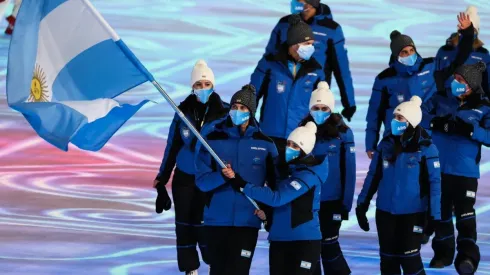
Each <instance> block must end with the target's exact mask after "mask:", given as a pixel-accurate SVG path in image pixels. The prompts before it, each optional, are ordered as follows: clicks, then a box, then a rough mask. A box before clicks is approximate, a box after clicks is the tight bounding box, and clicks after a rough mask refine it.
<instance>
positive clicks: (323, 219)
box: [314, 201, 351, 275]
mask: <svg viewBox="0 0 490 275" xmlns="http://www.w3.org/2000/svg"><path fill="white" fill-rule="evenodd" d="M341 208H342V202H341V201H326V202H322V203H321V204H320V230H321V231H322V254H321V262H322V264H321V265H320V264H318V265H317V267H316V269H315V273H314V274H315V275H321V274H322V266H323V274H325V275H330V274H336V275H349V274H351V270H350V268H349V265H348V264H347V261H346V260H345V258H344V255H343V254H342V250H341V248H340V244H339V231H340V226H341V225H342V220H341V219H340V213H341V212H340V210H341Z"/></svg>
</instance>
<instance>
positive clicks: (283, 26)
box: [264, 0, 356, 121]
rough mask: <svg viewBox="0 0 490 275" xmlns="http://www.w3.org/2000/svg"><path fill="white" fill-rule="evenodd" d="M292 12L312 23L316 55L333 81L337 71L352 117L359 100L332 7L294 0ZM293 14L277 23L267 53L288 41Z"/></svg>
mask: <svg viewBox="0 0 490 275" xmlns="http://www.w3.org/2000/svg"><path fill="white" fill-rule="evenodd" d="M291 13H293V14H295V13H301V18H302V19H303V21H304V22H306V23H307V24H308V25H310V26H311V29H312V30H313V34H314V39H315V42H314V46H315V53H314V54H313V57H314V58H315V59H316V60H317V61H318V62H319V63H320V64H321V65H322V67H323V70H324V74H325V78H326V81H327V82H328V83H329V84H330V83H331V80H332V72H333V74H334V76H335V80H336V82H337V85H338V87H339V91H340V95H341V97H342V105H343V106H344V110H343V111H342V115H343V116H344V117H345V118H347V119H348V120H349V121H350V120H351V118H352V116H353V115H354V113H355V112H356V102H355V97H354V85H353V81H352V75H351V72H350V68H349V58H348V56H347V49H346V46H345V38H344V33H343V31H342V27H341V26H340V25H339V24H338V23H337V22H335V21H334V20H333V19H332V14H331V11H330V8H329V7H328V6H327V5H325V4H320V0H298V1H296V0H292V1H291ZM291 16H293V15H287V16H284V17H282V18H281V19H280V20H279V22H278V23H277V25H276V26H275V27H274V30H273V31H272V33H271V37H270V39H269V42H268V43H267V47H266V49H265V54H264V56H267V55H270V54H275V53H277V52H279V51H280V50H281V49H282V45H283V44H284V43H285V42H286V41H287V37H288V34H287V33H288V28H289V18H290V17H291Z"/></svg>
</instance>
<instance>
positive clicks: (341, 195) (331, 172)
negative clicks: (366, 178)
mask: <svg viewBox="0 0 490 275" xmlns="http://www.w3.org/2000/svg"><path fill="white" fill-rule="evenodd" d="M308 121H313V118H312V117H311V116H310V115H309V116H308V117H307V118H306V119H305V120H304V121H303V122H302V123H301V124H302V125H305V124H306V123H307V122H308ZM317 127H318V129H317V133H316V143H315V147H314V148H313V152H312V155H313V156H315V157H325V156H327V157H328V178H327V180H326V181H325V182H324V183H323V184H322V192H321V198H320V200H321V201H322V202H323V201H337V200H340V201H341V202H342V205H343V208H344V211H345V213H348V212H350V210H351V208H352V201H353V199H354V191H355V187H356V147H355V143H354V134H353V132H352V130H351V129H350V128H349V127H347V125H346V124H345V122H344V120H343V119H342V116H341V115H340V114H332V115H331V116H330V117H329V118H328V120H327V121H326V122H325V123H324V124H322V125H317ZM344 218H345V219H347V217H344Z"/></svg>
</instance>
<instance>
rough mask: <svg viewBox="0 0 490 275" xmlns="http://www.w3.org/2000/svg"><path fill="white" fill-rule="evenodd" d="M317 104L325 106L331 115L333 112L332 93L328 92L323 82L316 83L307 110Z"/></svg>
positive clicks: (333, 100) (327, 86) (328, 89)
mask: <svg viewBox="0 0 490 275" xmlns="http://www.w3.org/2000/svg"><path fill="white" fill-rule="evenodd" d="M317 104H323V105H326V106H327V107H328V108H330V111H331V112H332V113H333V112H334V109H335V99H334V96H333V93H332V91H331V90H330V86H329V85H328V83H327V82H325V81H321V82H320V83H318V86H317V88H316V90H314V91H313V92H312V93H311V97H310V106H309V108H310V109H311V107H313V106H315V105H317Z"/></svg>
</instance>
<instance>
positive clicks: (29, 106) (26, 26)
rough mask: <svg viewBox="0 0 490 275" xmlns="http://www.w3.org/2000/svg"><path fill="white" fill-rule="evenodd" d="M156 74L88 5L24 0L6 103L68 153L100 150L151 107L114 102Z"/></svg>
mask: <svg viewBox="0 0 490 275" xmlns="http://www.w3.org/2000/svg"><path fill="white" fill-rule="evenodd" d="M146 81H153V77H152V76H151V74H150V73H149V72H148V71H147V70H146V69H145V68H144V67H143V65H141V63H140V62H139V60H138V59H137V58H136V57H135V56H134V55H133V54H132V52H131V51H130V50H129V49H128V48H127V46H126V45H125V44H124V42H123V41H122V40H121V39H120V38H119V37H118V36H117V34H116V33H115V32H114V30H112V28H111V27H110V26H109V25H108V24H107V22H106V21H105V20H104V19H103V18H102V16H101V15H100V14H99V13H98V11H97V10H96V9H95V8H94V7H93V6H92V4H91V3H90V2H89V1H88V0H23V2H22V6H21V8H20V10H19V13H18V15H17V21H16V24H15V30H14V33H13V36H12V41H11V43H10V51H9V59H8V70H7V101H8V104H9V106H10V107H11V108H13V109H15V110H17V111H19V112H20V113H22V114H23V115H24V117H25V118H26V119H27V121H28V122H29V123H30V124H31V126H32V127H33V128H34V130H35V131H36V132H37V134H38V135H39V136H40V137H42V138H43V139H45V140H46V141H48V142H49V143H51V144H53V145H54V146H56V147H58V148H60V149H62V150H65V151H67V150H68V143H70V142H71V143H72V144H74V145H76V146H77V147H79V148H81V149H84V150H90V151H97V150H99V149H101V148H102V147H103V146H104V144H105V143H106V142H107V141H108V140H109V139H110V138H111V137H112V135H114V133H115V132H116V131H117V130H118V129H119V128H120V127H121V126H122V125H123V124H124V123H125V122H126V121H127V120H128V119H130V118H131V117H132V116H133V115H134V114H135V113H136V112H137V111H138V110H139V109H140V108H141V107H142V106H143V105H144V104H146V103H147V102H148V101H147V100H145V101H142V102H140V103H139V104H137V105H129V104H120V103H119V102H117V101H115V100H114V99H113V98H114V97H116V96H118V95H120V94H122V93H124V92H126V91H128V90H130V89H131V88H133V87H135V86H138V85H140V84H142V83H144V82H146Z"/></svg>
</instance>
